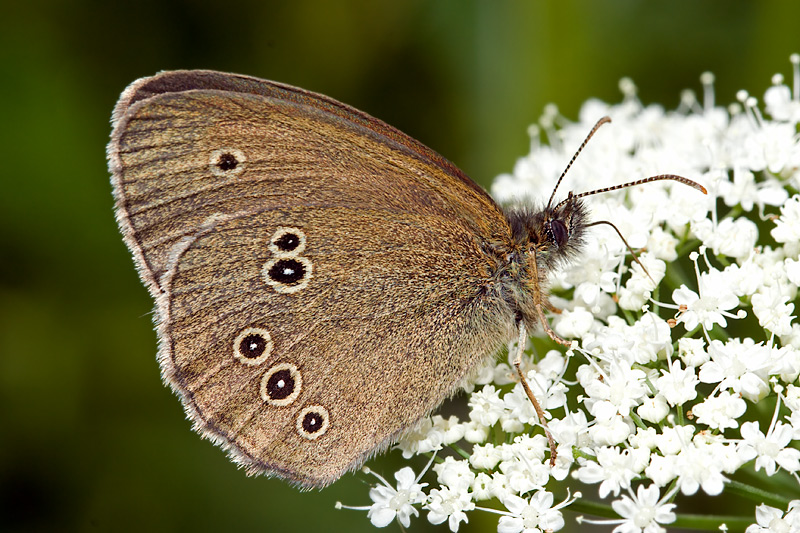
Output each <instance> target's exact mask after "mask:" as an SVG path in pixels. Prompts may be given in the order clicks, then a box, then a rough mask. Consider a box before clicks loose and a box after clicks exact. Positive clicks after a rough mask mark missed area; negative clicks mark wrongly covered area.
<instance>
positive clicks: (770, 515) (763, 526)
mask: <svg viewBox="0 0 800 533" xmlns="http://www.w3.org/2000/svg"><path fill="white" fill-rule="evenodd" d="M797 531H800V500H792V501H790V502H789V506H788V509H787V512H786V514H785V515H784V514H783V511H781V510H780V509H776V508H775V507H770V506H769V505H766V504H761V505H759V506H758V507H756V523H755V524H752V525H750V526H748V527H747V529H746V530H745V533H795V532H797Z"/></svg>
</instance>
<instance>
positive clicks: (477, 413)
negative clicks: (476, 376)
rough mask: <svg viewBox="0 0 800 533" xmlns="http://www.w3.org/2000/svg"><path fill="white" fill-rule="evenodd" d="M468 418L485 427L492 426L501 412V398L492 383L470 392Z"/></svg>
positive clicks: (502, 406)
mask: <svg viewBox="0 0 800 533" xmlns="http://www.w3.org/2000/svg"><path fill="white" fill-rule="evenodd" d="M469 408H470V412H469V418H470V420H472V421H473V422H476V423H478V424H480V425H482V426H485V427H487V428H488V427H492V426H493V425H495V424H496V423H497V421H498V420H500V416H501V415H502V414H503V408H504V405H503V400H502V399H501V398H500V395H499V394H498V392H497V389H495V388H494V386H492V385H486V386H484V387H483V388H482V389H481V390H479V391H477V392H474V393H472V395H471V396H470V399H469Z"/></svg>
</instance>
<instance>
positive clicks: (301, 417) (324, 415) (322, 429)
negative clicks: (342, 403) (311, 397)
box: [297, 405, 330, 440]
mask: <svg viewBox="0 0 800 533" xmlns="http://www.w3.org/2000/svg"><path fill="white" fill-rule="evenodd" d="M329 426H330V417H329V415H328V410H327V409H325V408H324V407H322V406H321V405H311V406H308V407H306V408H304V409H303V410H302V411H300V414H298V415H297V432H298V433H299V434H300V436H301V437H303V438H305V439H308V440H314V439H318V438H320V437H321V436H323V435H324V434H325V433H326V432H327V431H328V427H329Z"/></svg>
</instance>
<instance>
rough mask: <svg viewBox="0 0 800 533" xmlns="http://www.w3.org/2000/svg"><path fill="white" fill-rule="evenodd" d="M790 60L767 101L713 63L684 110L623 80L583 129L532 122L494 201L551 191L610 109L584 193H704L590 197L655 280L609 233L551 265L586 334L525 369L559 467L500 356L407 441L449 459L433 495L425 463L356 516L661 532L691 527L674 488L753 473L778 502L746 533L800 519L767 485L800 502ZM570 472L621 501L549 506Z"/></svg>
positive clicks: (685, 490)
mask: <svg viewBox="0 0 800 533" xmlns="http://www.w3.org/2000/svg"><path fill="white" fill-rule="evenodd" d="M791 61H792V64H793V83H792V87H791V88H790V87H789V86H787V85H785V84H784V82H783V78H782V77H781V76H780V75H776V76H775V77H774V78H773V85H772V87H770V88H769V89H768V90H767V91H766V94H765V95H764V105H765V107H764V110H763V111H762V109H761V108H760V107H759V105H758V102H757V101H756V99H755V98H753V97H751V96H748V95H747V94H743V93H741V94H739V95H738V96H737V97H738V100H739V103H736V104H733V105H731V106H729V107H728V108H721V107H717V106H715V104H714V93H713V77H712V76H711V75H710V74H705V75H703V77H702V78H701V80H702V82H703V85H704V99H703V102H702V103H700V102H698V101H696V99H695V98H694V96H693V95H692V94H691V93H686V94H685V95H684V97H683V98H682V103H681V105H680V107H679V108H678V109H677V110H676V111H671V112H666V111H665V110H664V109H662V108H661V107H658V106H647V107H645V106H643V105H642V103H641V102H640V101H639V100H638V99H637V98H636V96H635V87H634V86H633V84H632V83H631V82H630V81H628V80H623V82H622V83H621V88H622V90H623V94H624V95H625V97H624V99H623V102H622V103H621V104H617V105H608V104H605V103H602V102H599V101H594V100H593V101H589V102H587V103H586V104H585V105H584V106H583V109H582V110H581V113H580V121H579V122H577V123H571V122H568V121H567V120H565V119H564V118H563V117H561V116H559V115H558V113H557V112H556V111H555V110H554V109H553V108H551V109H548V110H547V112H546V113H545V117H544V118H543V119H542V121H541V126H540V127H539V126H537V127H534V128H532V138H533V142H532V148H531V153H530V154H529V155H528V156H527V157H524V158H522V159H520V160H519V161H518V163H517V165H516V166H515V168H514V172H513V174H509V175H503V176H500V177H498V178H497V180H496V181H495V184H494V186H493V188H492V193H493V195H494V196H495V197H496V198H497V199H498V200H499V201H501V202H509V201H519V200H520V199H521V198H525V197H537V198H540V197H547V196H549V192H550V190H551V188H552V186H553V183H554V176H558V175H559V173H560V171H561V170H562V167H563V165H564V163H565V161H568V160H569V158H570V156H571V152H572V150H574V148H575V147H577V146H578V145H579V144H580V143H581V141H582V139H583V137H584V136H585V134H586V133H587V132H588V131H589V129H590V128H591V126H592V125H593V124H594V122H595V121H596V120H597V119H598V118H599V117H601V116H604V115H608V116H610V117H611V118H612V120H613V124H612V125H611V126H605V127H604V128H602V129H601V130H600V131H598V133H597V134H596V135H595V136H594V137H593V139H592V141H591V142H590V143H589V145H588V147H587V149H586V150H585V151H584V152H583V153H582V155H581V157H580V158H579V159H578V161H577V162H576V164H575V166H574V167H573V169H572V170H571V171H570V173H569V174H568V175H567V178H566V180H565V181H566V182H568V183H569V184H570V185H571V187H570V188H571V189H572V190H574V191H576V192H581V191H585V190H590V189H595V188H600V187H606V186H609V185H613V184H614V183H619V182H622V181H627V180H633V179H638V178H642V177H647V176H651V175H656V174H662V173H665V172H671V173H674V174H679V175H682V176H685V177H687V178H690V179H693V180H695V181H697V182H699V183H701V184H703V185H704V186H705V187H706V188H707V189H708V192H709V194H708V196H704V195H702V194H700V193H699V192H698V191H696V190H693V189H691V188H689V187H685V186H683V185H681V184H675V183H670V182H659V183H652V184H647V185H644V186H641V187H636V188H631V189H625V190H620V191H615V192H612V193H609V194H604V195H599V196H592V197H591V198H590V199H589V201H588V202H587V204H589V205H590V207H591V209H592V211H593V219H594V220H608V221H611V222H613V223H614V224H615V225H616V226H617V228H619V230H620V232H621V233H622V234H623V235H624V236H625V238H626V239H627V241H628V243H629V244H630V245H631V246H632V247H633V248H634V249H637V250H640V252H639V260H640V261H641V263H642V264H643V265H644V266H645V268H646V272H645V271H644V270H643V269H642V268H641V266H639V265H638V264H634V266H633V267H630V266H629V265H630V262H629V261H628V262H626V254H627V249H626V247H625V246H624V244H623V243H622V242H621V241H620V239H619V237H618V236H617V235H616V233H614V232H613V231H608V230H606V229H601V228H602V226H601V228H597V229H592V233H591V235H590V238H589V239H588V243H587V246H586V249H585V250H584V252H583V255H582V257H581V258H580V259H578V260H577V261H575V263H574V265H572V266H571V267H570V268H567V269H565V270H563V271H561V272H553V273H552V276H551V278H552V290H553V293H554V297H553V301H554V303H555V304H556V305H557V306H559V307H561V308H563V312H562V313H561V314H560V315H558V316H556V317H554V318H553V327H554V329H555V331H556V332H557V333H558V334H559V335H561V336H562V337H565V338H570V339H579V340H580V342H579V343H574V344H573V349H570V350H569V351H567V353H566V354H564V353H562V352H560V351H557V350H551V351H548V352H547V353H546V355H545V356H544V357H532V358H531V359H529V360H527V361H525V364H526V365H527V367H526V372H527V378H528V380H529V383H530V385H531V387H532V389H533V392H534V394H535V395H536V396H537V398H538V400H539V402H541V404H542V407H543V408H544V409H545V410H546V412H547V416H548V417H551V418H549V420H547V424H548V427H549V430H550V432H551V433H552V435H553V437H554V439H555V441H556V443H557V452H558V453H557V458H556V460H555V464H554V465H551V463H550V459H551V458H550V453H549V447H548V441H547V439H546V438H545V436H544V435H543V431H542V430H541V426H540V424H539V421H538V420H537V417H536V412H535V411H534V409H533V407H532V405H531V404H530V402H529V401H528V399H527V397H526V395H525V393H524V391H523V390H522V388H521V385H520V384H519V383H515V381H514V374H513V372H512V370H511V368H510V367H509V365H508V364H507V363H506V362H501V363H499V364H495V365H492V366H490V367H488V368H486V369H484V371H483V373H482V374H481V375H480V377H479V379H478V382H477V384H476V388H475V390H474V392H472V394H471V396H470V399H469V407H470V414H469V419H468V420H459V419H457V418H456V417H451V418H449V419H445V418H443V417H441V416H433V417H431V418H430V419H426V420H424V421H423V423H422V424H421V425H420V426H419V427H418V428H416V429H415V430H414V431H413V432H411V433H409V434H408V435H407V437H406V438H405V439H404V440H403V441H402V442H401V443H400V444H399V446H398V447H399V448H400V450H402V453H403V455H404V457H406V458H411V457H413V456H415V455H425V456H427V457H431V456H432V459H431V462H429V466H430V465H431V464H432V463H433V462H434V460H436V461H438V463H437V464H436V465H435V466H433V468H432V471H433V472H434V473H435V474H436V483H437V485H436V486H435V488H431V489H430V490H428V491H426V490H425V489H426V487H427V486H428V484H427V483H421V482H420V480H421V478H422V475H423V474H424V473H425V472H426V471H427V470H428V467H426V468H425V469H424V470H423V472H422V473H421V474H419V475H418V476H415V474H414V472H413V471H412V469H411V468H410V467H405V468H403V469H401V470H400V471H399V472H397V473H396V474H395V478H396V479H397V484H396V486H395V485H392V484H390V483H388V482H387V481H386V480H385V479H384V478H382V477H379V479H380V484H378V485H377V486H376V487H375V488H373V489H372V490H371V491H370V498H371V499H372V501H373V504H372V505H371V506H369V507H364V508H363V509H368V510H369V512H368V517H369V519H370V520H371V521H372V523H373V524H374V525H375V526H377V527H383V526H386V525H388V524H389V523H390V522H391V521H393V520H395V519H396V520H397V521H398V522H399V523H400V524H402V525H403V526H408V525H409V524H410V517H411V516H412V515H414V516H417V515H418V514H419V512H420V511H424V512H427V518H428V520H429V521H430V522H432V523H434V524H439V523H444V522H447V524H448V526H449V529H450V530H451V531H454V532H455V531H457V530H458V529H459V526H460V524H461V523H462V522H467V521H468V517H469V513H471V512H475V511H478V510H480V511H485V512H486V511H488V512H493V513H497V514H499V515H500V518H499V522H498V526H497V530H498V532H500V533H520V532H526V533H534V532H537V533H538V532H544V531H557V530H559V529H561V528H563V527H564V525H565V519H564V516H563V514H562V509H564V507H566V506H570V508H571V510H573V511H577V512H583V513H586V514H589V513H591V512H592V509H597V506H598V505H601V506H602V505H605V506H606V508H607V509H608V514H607V516H613V515H614V514H616V515H617V516H618V517H619V518H618V519H593V520H590V519H585V518H582V517H578V518H579V521H582V522H591V523H606V524H610V525H613V526H614V532H624V533H628V532H642V531H644V532H648V533H656V532H662V531H665V529H664V527H663V524H675V525H681V526H682V527H691V526H692V524H691V523H690V522H681V515H680V514H679V513H677V514H676V512H677V511H679V509H678V507H677V505H676V503H673V501H674V500H675V498H676V497H678V496H681V495H683V496H690V495H693V494H695V493H696V492H698V491H702V492H704V493H705V494H708V495H713V496H718V495H719V496H721V497H724V496H725V494H726V493H725V489H726V486H727V485H728V484H730V482H731V477H730V476H731V475H732V474H734V473H735V472H736V471H737V470H739V469H749V470H751V471H753V472H754V473H757V476H756V478H755V479H759V480H761V481H762V482H763V485H758V491H755V490H754V491H753V493H754V494H756V495H762V494H764V491H767V492H769V491H770V490H773V491H774V492H775V495H776V496H775V498H776V499H774V500H771V502H773V501H778V502H784V505H783V508H784V509H786V511H785V512H784V511H781V510H780V509H778V508H775V507H770V506H767V505H761V506H758V507H757V508H756V503H754V504H753V511H752V513H753V514H751V515H750V519H749V520H748V521H747V523H750V522H753V519H755V522H756V523H754V524H752V525H751V526H750V527H749V528H748V529H747V531H748V532H756V531H768V530H769V531H772V530H773V529H770V528H771V527H777V526H776V524H777V525H779V526H780V527H783V528H784V529H775V530H776V531H777V530H780V531H800V514H798V511H797V510H796V509H800V501H798V500H794V501H791V502H790V500H791V498H789V497H787V496H785V494H786V492H785V491H786V489H785V487H784V488H783V489H777V488H774V487H772V486H771V485H770V480H771V479H772V476H774V475H775V474H776V473H778V472H779V471H781V470H783V471H785V472H788V473H790V474H793V475H794V477H793V478H792V477H788V479H789V480H793V481H794V483H795V484H796V486H795V487H794V489H793V490H794V491H795V493H797V494H800V476H798V474H800V451H798V449H797V445H798V442H800V386H798V375H800V322H798V321H797V319H796V316H795V315H796V309H795V305H796V304H797V302H798V286H800V194H798V191H800V138H799V137H798V123H800V56H798V55H793V56H792V58H791ZM542 132H544V133H545V134H546V137H547V139H548V140H549V145H545V144H542V143H541V141H540V134H541V133H542ZM562 196H563V194H562ZM664 300H666V301H664ZM547 342H549V341H547V340H544V341H537V346H547V345H548V344H546V343H547ZM509 352H510V353H515V351H514V349H513V348H510V349H509ZM534 359H536V361H537V362H536V363H534V362H533V360H534ZM570 380H574V381H570ZM764 402H766V403H764ZM757 403H761V405H760V406H758V407H757V406H756V404H757ZM765 405H766V406H768V407H767V408H766V409H765V408H764V407H765ZM454 451H455V452H456V453H455V454H454V453H452V452H454ZM784 475H785V474H784ZM568 476H571V479H570V480H568V481H567V482H566V483H567V484H568V485H569V486H572V487H573V489H579V490H581V491H582V492H583V493H584V494H586V493H587V491H588V490H590V489H592V486H596V491H597V497H598V498H599V499H600V500H605V499H611V501H610V502H605V503H604V502H599V503H598V502H594V503H593V504H592V505H593V506H594V507H584V506H583V505H582V503H583V502H584V496H583V495H582V494H581V493H580V492H576V491H575V490H573V492H574V495H570V494H569V493H567V494H566V495H565V496H564V497H563V499H562V501H561V502H560V503H555V504H554V495H553V493H552V492H549V491H548V490H547V489H548V486H549V485H551V483H550V482H551V480H557V481H562V480H565V479H567V477H568ZM784 482H785V480H784ZM559 486H563V484H561V485H559ZM742 486H744V484H742V483H739V489H740V494H741V492H742V490H744V492H745V493H746V490H745V489H742ZM758 497H760V496H755V498H758ZM596 499H597V498H595V500H596ZM761 501H762V502H763V500H761ZM484 502H485V505H486V506H485V507H484V506H479V505H478V504H481V505H484ZM678 503H679V502H678ZM718 525H720V524H718ZM743 527H744V526H743ZM743 527H742V528H743Z"/></svg>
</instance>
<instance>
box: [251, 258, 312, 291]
mask: <svg viewBox="0 0 800 533" xmlns="http://www.w3.org/2000/svg"><path fill="white" fill-rule="evenodd" d="M263 274H264V281H266V282H267V284H268V285H270V286H272V287H273V288H274V289H275V290H276V291H278V292H281V293H293V292H297V291H299V290H301V289H304V288H305V287H306V286H307V285H308V281H309V280H310V279H311V274H312V266H311V261H309V260H308V258H306V257H303V256H299V255H298V256H292V257H276V258H274V259H271V260H269V261H267V263H266V264H265V265H264V270H263Z"/></svg>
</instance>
